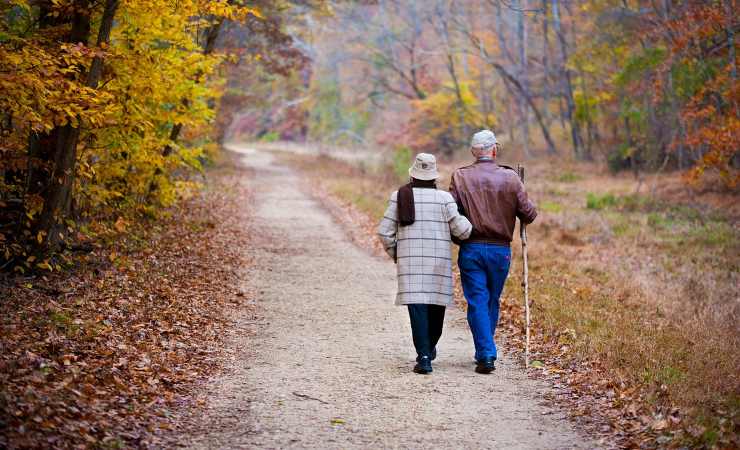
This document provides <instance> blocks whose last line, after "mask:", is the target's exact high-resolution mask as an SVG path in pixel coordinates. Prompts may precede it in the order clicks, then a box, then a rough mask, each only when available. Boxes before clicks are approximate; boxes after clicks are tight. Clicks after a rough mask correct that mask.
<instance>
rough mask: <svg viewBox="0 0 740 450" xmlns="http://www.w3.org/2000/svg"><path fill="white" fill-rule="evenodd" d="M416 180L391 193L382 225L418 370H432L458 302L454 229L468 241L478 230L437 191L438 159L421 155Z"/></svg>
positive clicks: (415, 167)
mask: <svg viewBox="0 0 740 450" xmlns="http://www.w3.org/2000/svg"><path fill="white" fill-rule="evenodd" d="M409 175H410V176H411V181H410V182H409V183H408V184H406V185H404V186H401V188H400V189H399V190H398V191H396V192H394V193H393V194H391V198H390V202H389V204H388V209H387V210H386V211H385V214H384V217H383V220H382V221H381V222H380V226H379V227H378V235H379V236H380V239H381V240H382V241H383V244H384V246H385V250H386V252H388V254H389V255H390V256H391V257H392V258H394V260H395V261H396V263H397V273H398V293H397V294H396V304H397V305H407V306H408V310H409V317H410V318H411V332H412V338H413V341H414V347H416V354H417V358H416V365H415V366H414V372H416V373H421V374H426V373H430V372H431V371H432V360H433V359H434V358H435V357H436V356H437V349H436V346H437V342H438V341H439V338H440V336H441V335H442V324H443V322H444V315H445V307H446V306H447V305H449V304H451V303H452V290H453V285H452V257H451V251H450V241H451V239H450V233H452V235H454V236H455V237H456V238H458V239H466V238H467V237H468V236H469V235H470V232H471V230H472V228H473V226H472V225H471V224H470V222H469V221H468V219H466V218H465V217H463V216H461V215H460V214H459V213H458V212H457V204H456V203H455V200H453V198H452V196H451V195H450V194H449V193H448V192H445V191H440V190H437V186H436V183H435V181H436V179H437V178H438V177H439V173H438V172H437V162H436V160H435V158H434V156H433V155H430V154H428V153H419V154H418V155H417V156H416V158H415V160H414V163H413V165H412V166H411V168H410V169H409Z"/></svg>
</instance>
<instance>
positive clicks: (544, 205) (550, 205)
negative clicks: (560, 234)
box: [538, 200, 563, 214]
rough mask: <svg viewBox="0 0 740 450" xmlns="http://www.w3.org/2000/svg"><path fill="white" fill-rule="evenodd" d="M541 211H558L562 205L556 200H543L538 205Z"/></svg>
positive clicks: (561, 208)
mask: <svg viewBox="0 0 740 450" xmlns="http://www.w3.org/2000/svg"><path fill="white" fill-rule="evenodd" d="M538 206H539V207H540V209H541V210H542V211H545V212H549V213H556V214H557V213H559V212H561V211H562V210H563V205H561V204H560V203H556V202H551V201H547V200H543V201H541V202H540V203H539V205H538Z"/></svg>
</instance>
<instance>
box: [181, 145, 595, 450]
mask: <svg viewBox="0 0 740 450" xmlns="http://www.w3.org/2000/svg"><path fill="white" fill-rule="evenodd" d="M239 151H240V152H241V153H243V162H244V164H245V165H247V166H248V167H252V168H254V169H255V170H254V179H253V181H252V183H253V187H254V197H255V199H256V202H257V204H256V205H255V217H254V223H253V224H252V229H253V235H254V244H253V247H252V248H250V249H248V250H247V251H248V252H249V253H250V255H251V256H252V257H253V259H254V261H255V265H254V268H253V269H251V270H250V272H249V273H248V274H245V277H247V287H248V288H249V291H250V295H252V296H254V298H255V301H256V302H257V304H258V305H259V308H258V310H259V314H260V316H259V317H258V318H257V321H255V320H254V317H252V316H247V314H246V313H245V317H237V318H236V319H237V330H236V331H235V334H234V336H233V338H232V339H231V343H230V345H231V346H233V349H234V351H235V354H236V358H235V359H234V362H233V366H232V367H229V368H227V370H226V371H224V373H223V374H221V375H220V376H219V377H217V378H215V379H214V380H213V381H212V382H211V383H210V384H209V386H208V388H207V393H208V402H207V407H206V410H205V412H204V414H203V416H202V417H200V418H199V420H198V422H199V423H198V424H197V428H196V431H194V432H193V435H192V436H182V441H183V443H184V444H185V445H187V446H190V447H192V448H337V449H340V448H341V449H346V448H506V449H511V448H522V449H533V448H547V449H552V448H594V447H595V446H596V445H594V444H593V443H592V442H590V441H589V440H588V439H586V438H584V436H583V435H581V434H580V433H578V432H576V431H575V430H574V429H573V425H572V424H571V423H570V422H569V421H567V420H566V419H565V418H564V415H563V414H562V413H561V412H558V411H557V410H553V409H550V408H548V407H545V406H543V405H542V404H541V402H540V398H541V397H542V392H543V391H544V390H545V389H546V387H545V386H543V385H540V384H539V383H537V382H535V381H532V380H529V379H527V378H526V377H525V376H524V374H523V373H522V372H521V369H519V368H518V367H516V366H515V364H514V363H513V361H511V360H509V359H508V358H506V356H505V355H504V357H503V359H501V360H499V362H498V363H497V370H496V371H495V372H494V373H493V374H492V375H489V376H482V375H477V374H475V373H474V372H473V364H472V359H471V358H472V353H473V349H472V340H471V337H470V334H469V331H468V329H467V324H466V322H465V317H464V315H463V313H462V312H461V311H459V310H457V309H455V308H448V313H447V318H446V320H445V331H444V334H443V336H442V340H441V342H440V345H439V357H438V359H437V361H435V366H434V373H433V374H432V375H430V376H421V375H416V374H414V373H412V372H411V370H410V369H411V367H412V361H413V358H414V356H415V354H414V352H413V346H412V343H411V333H410V327H409V324H408V313H407V311H406V309H405V308H399V307H396V306H394V305H393V304H392V303H393V295H394V292H395V287H396V283H395V267H394V265H393V263H392V262H391V261H390V260H387V259H380V258H376V257H373V256H370V255H368V254H367V253H365V252H364V251H363V250H361V249H359V248H357V247H356V246H354V245H353V244H352V243H351V242H350V241H349V240H348V239H347V238H346V237H345V234H344V233H343V231H342V229H341V227H340V226H339V225H337V224H336V223H335V222H334V221H333V220H332V218H331V217H330V215H329V213H327V212H326V211H324V210H322V208H321V207H320V205H319V204H318V203H317V202H316V201H314V200H312V199H311V198H310V196H309V195H308V194H307V193H305V192H304V190H303V189H301V182H300V180H299V177H298V176H297V175H296V174H295V173H293V172H292V171H291V170H290V169H288V168H286V167H283V166H280V165H278V164H277V163H276V162H275V161H274V160H273V158H272V156H271V155H270V154H269V153H268V152H261V151H260V152H258V151H253V150H249V149H246V148H241V149H239ZM504 351H505V345H504Z"/></svg>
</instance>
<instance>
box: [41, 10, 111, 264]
mask: <svg viewBox="0 0 740 450" xmlns="http://www.w3.org/2000/svg"><path fill="white" fill-rule="evenodd" d="M85 3H86V2H85ZM118 3H119V1H118V0H106V2H105V9H104V10H103V17H102V19H101V22H100V30H99V31H98V38H97V43H96V44H97V46H98V47H101V46H102V45H103V44H108V43H109V42H110V33H111V29H112V28H113V17H114V16H115V13H116V9H117V8H118ZM76 15H77V14H76ZM80 16H81V17H76V20H75V21H74V22H73V23H74V28H73V30H78V31H79V29H85V28H86V29H87V31H88V32H89V29H90V28H89V27H90V22H89V19H90V17H89V14H86V15H84V17H82V16H83V15H82V14H80ZM85 17H86V18H87V22H85V20H84V18H85ZM72 35H73V36H74V35H75V31H73V33H72ZM84 41H86V39H85V40H84ZM84 41H82V42H84ZM102 72H103V58H102V57H101V56H95V57H94V58H93V61H92V63H91V65H90V70H89V71H88V73H87V80H86V84H87V86H88V87H91V88H93V89H94V88H97V86H98V82H99V81H100V77H101V75H102ZM51 135H52V136H55V137H56V142H55V143H54V148H53V158H54V159H53V169H52V174H51V181H50V183H49V186H48V189H47V191H46V192H45V195H44V208H43V210H42V211H41V216H40V217H39V223H38V231H39V232H41V233H42V234H43V235H44V241H43V245H44V250H46V251H53V250H56V249H58V247H59V244H60V243H61V241H62V239H63V234H62V233H63V230H64V220H65V219H66V218H67V217H68V216H69V212H70V206H71V204H72V187H73V185H74V175H75V163H76V161H77V141H78V139H79V136H80V129H79V127H77V128H75V127H72V126H71V125H70V124H67V125H65V126H63V127H58V128H57V129H55V130H52V133H51Z"/></svg>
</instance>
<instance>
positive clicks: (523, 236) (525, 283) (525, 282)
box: [517, 165, 529, 368]
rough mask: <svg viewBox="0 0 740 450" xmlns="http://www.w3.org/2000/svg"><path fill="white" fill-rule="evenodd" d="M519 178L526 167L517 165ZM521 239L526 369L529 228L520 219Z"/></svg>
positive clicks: (527, 363) (527, 352)
mask: <svg viewBox="0 0 740 450" xmlns="http://www.w3.org/2000/svg"><path fill="white" fill-rule="evenodd" d="M517 169H518V172H519V178H520V179H521V180H522V183H524V166H522V165H517ZM519 237H521V239H522V261H523V264H522V266H523V267H522V288H524V317H525V319H524V320H525V323H526V326H527V328H526V333H527V334H526V341H525V347H524V367H527V368H529V268H528V267H527V226H526V225H525V224H524V222H522V219H519Z"/></svg>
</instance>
